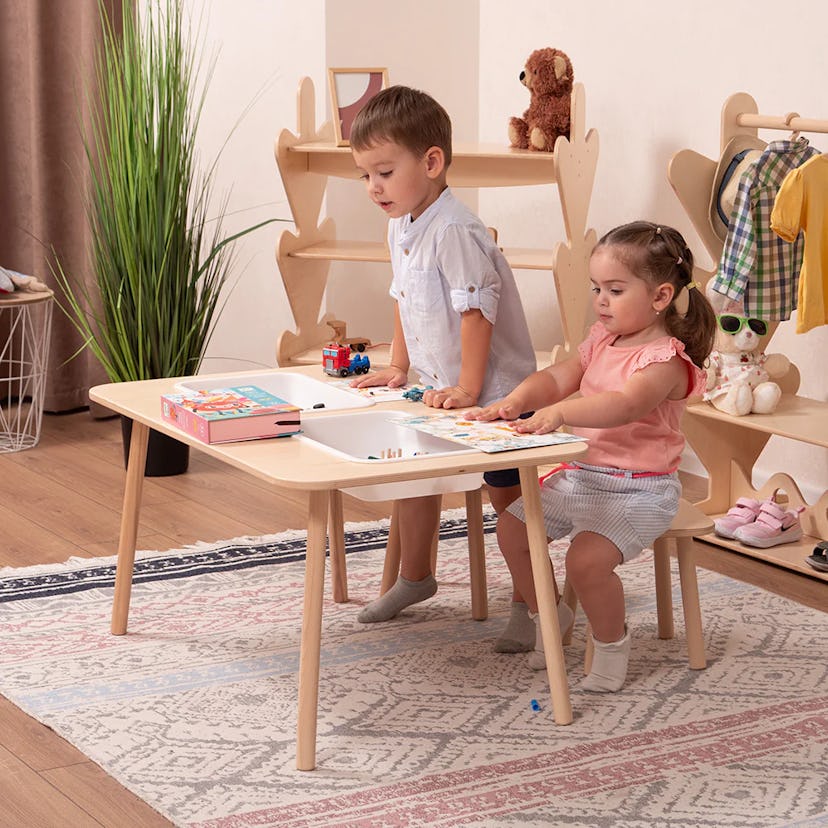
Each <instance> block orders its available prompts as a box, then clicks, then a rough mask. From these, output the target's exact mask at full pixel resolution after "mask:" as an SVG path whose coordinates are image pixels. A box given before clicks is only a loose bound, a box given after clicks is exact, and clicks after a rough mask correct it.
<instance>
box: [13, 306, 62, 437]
mask: <svg viewBox="0 0 828 828" xmlns="http://www.w3.org/2000/svg"><path fill="white" fill-rule="evenodd" d="M53 300H54V293H52V291H51V290H48V291H45V290H44V291H39V292H36V293H34V292H33V293H28V292H15V293H12V294H8V295H6V294H0V331H2V332H5V337H6V338H5V341H4V342H2V343H0V453H9V452H13V451H22V450H23V449H28V448H32V447H33V446H36V445H37V443H38V441H39V440H40V426H41V422H42V420H43V397H44V390H45V386H46V366H47V363H48V358H49V343H50V341H51V333H52V308H53V304H54V302H53Z"/></svg>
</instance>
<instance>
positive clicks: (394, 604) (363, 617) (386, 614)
mask: <svg viewBox="0 0 828 828" xmlns="http://www.w3.org/2000/svg"><path fill="white" fill-rule="evenodd" d="M435 592H437V581H436V579H435V578H434V576H433V575H428V576H426V577H425V578H423V580H422V581H408V580H406V579H405V578H403V577H402V575H400V576H399V577H398V578H397V583H395V584H394V586H392V587H391V589H389V590H388V592H386V593H385V595H383V596H382V597H380V598H377V600H376V601H371V603H370V604H368V606H366V607H363V608H362V610H361V611H360V613H359V615H357V621H359V622H360V623H362V624H373V623H374V622H375V621H388V620H390V619H391V618H393V617H394V616H395V615H397V614H398V613H399V612H401V611H402V610H404V609H405V608H406V607H410V606H411V605H412V604H419V603H420V601H425V600H427V599H428V598H431V596H432V595H434V593H435Z"/></svg>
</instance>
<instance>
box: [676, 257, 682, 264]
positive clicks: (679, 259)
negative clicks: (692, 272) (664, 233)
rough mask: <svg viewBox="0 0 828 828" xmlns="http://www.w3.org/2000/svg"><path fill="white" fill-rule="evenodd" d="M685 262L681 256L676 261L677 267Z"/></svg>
mask: <svg viewBox="0 0 828 828" xmlns="http://www.w3.org/2000/svg"><path fill="white" fill-rule="evenodd" d="M683 261H684V259H682V258H681V256H679V257H678V258H677V259H676V264H677V265H680V264H681V263H682V262H683Z"/></svg>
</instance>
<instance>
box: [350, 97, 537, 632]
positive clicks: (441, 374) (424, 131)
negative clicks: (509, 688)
mask: <svg viewBox="0 0 828 828" xmlns="http://www.w3.org/2000/svg"><path fill="white" fill-rule="evenodd" d="M350 143H351V151H352V153H353V157H354V161H355V163H356V166H357V168H358V169H359V172H360V174H361V178H362V180H363V181H364V182H365V186H366V189H367V191H368V196H369V197H370V198H371V200H372V201H373V202H374V203H375V204H377V205H378V206H379V207H381V208H382V209H383V210H384V211H385V213H386V214H387V215H388V217H389V219H390V221H389V224H388V246H389V249H390V251H391V265H392V270H393V280H392V283H391V290H390V293H391V296H392V297H393V298H394V300H395V307H394V338H393V341H392V343H391V364H390V366H389V367H388V368H386V369H384V370H381V371H378V372H377V373H375V374H369V375H368V376H366V377H364V378H362V379H360V380H358V381H355V383H354V384H355V385H357V386H360V387H366V386H371V385H388V386H390V387H392V388H393V387H398V386H400V385H404V384H405V383H406V382H407V380H408V372H409V369H412V370H414V371H415V372H416V373H417V374H419V376H420V381H421V382H422V383H424V384H427V385H431V386H434V390H430V391H426V392H425V394H424V395H423V402H424V403H425V404H426V405H428V406H431V407H432V408H446V409H447V408H466V407H468V406H473V405H478V404H479V405H486V404H487V403H488V402H491V401H493V400H495V399H499V398H500V397H502V396H505V394H507V393H508V392H509V391H511V390H512V389H513V388H514V387H515V386H516V385H518V384H519V383H520V382H521V381H522V380H523V379H524V378H525V377H526V376H528V375H529V374H531V373H533V372H534V370H535V367H536V364H535V355H534V350H533V348H532V342H531V340H530V338H529V329H528V326H527V324H526V318H525V316H524V314H523V307H522V305H521V303H520V296H519V294H518V291H517V286H516V285H515V279H514V276H513V274H512V271H511V269H510V268H509V265H508V263H507V262H506V259H505V258H504V257H503V254H502V253H501V252H500V250H499V249H498V247H497V246H496V245H495V243H494V241H493V240H492V238H491V236H490V235H489V233H488V231H487V230H486V228H485V227H484V225H483V223H482V222H481V221H480V219H479V218H477V216H475V215H474V214H473V213H472V212H471V211H470V210H469V209H468V208H467V207H465V206H464V205H463V204H461V203H460V202H459V201H457V200H456V199H455V198H454V196H453V195H452V193H451V191H450V190H449V189H448V186H447V185H446V171H447V169H448V166H449V164H450V163H451V121H450V119H449V116H448V114H447V113H446V111H445V109H443V107H442V106H440V104H438V103H437V102H436V101H435V100H434V99H433V98H432V97H431V96H429V95H427V94H426V93H425V92H420V91H419V90H416V89H410V88H408V87H405V86H392V87H390V88H388V89H385V90H383V91H382V92H380V93H379V94H378V95H376V96H375V97H374V98H372V99H371V100H370V101H369V102H368V103H367V104H366V105H365V107H364V108H363V109H362V110H360V112H359V114H358V115H357V117H356V119H355V120H354V124H353V127H352V128H351V138H350ZM485 480H486V482H487V484H488V486H489V495H490V500H491V502H492V505H493V506H494V508H495V510H496V511H497V512H498V514H499V513H500V512H501V511H503V509H505V508H506V506H507V505H508V504H509V503H510V502H511V501H512V500H514V499H515V498H516V497H517V496H518V495H519V494H520V484H519V478H518V475H517V471H516V470H514V469H510V470H506V471H501V472H492V473H487V475H485ZM399 507H400V508H399V529H400V541H401V550H400V553H401V555H400V557H401V563H400V577H399V578H398V579H397V582H396V584H395V585H394V586H393V587H392V588H391V589H390V590H389V591H388V592H386V593H385V595H383V596H382V597H381V598H378V599H377V600H376V601H373V602H372V603H371V604H369V605H368V606H366V607H365V608H364V609H363V610H362V611H361V612H360V614H359V616H358V619H359V621H361V622H363V623H370V622H374V621H387V620H388V619H390V618H393V617H394V616H395V615H397V613H399V612H400V611H401V610H402V609H404V608H405V607H407V606H410V605H411V604H416V603H418V602H420V601H425V600H426V599H427V598H430V597H431V596H432V595H434V593H435V592H436V591H437V582H436V580H435V579H434V575H433V573H432V572H431V563H430V549H431V539H432V537H433V536H434V532H435V531H436V530H437V526H438V523H439V520H440V497H439V495H429V496H425V497H416V498H408V499H406V500H403V501H400V503H399ZM526 620H527V622H528V623H531V622H530V621H529V620H528V616H527V617H526Z"/></svg>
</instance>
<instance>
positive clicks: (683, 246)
mask: <svg viewBox="0 0 828 828" xmlns="http://www.w3.org/2000/svg"><path fill="white" fill-rule="evenodd" d="M601 247H612V248H613V250H612V255H613V256H615V257H616V258H618V260H619V261H621V262H623V263H624V264H625V265H626V266H627V267H628V268H629V269H630V270H631V271H632V272H633V273H634V274H635V275H636V276H638V278H640V279H644V280H645V281H647V282H649V283H650V284H651V285H652V286H653V287H655V286H657V285H660V284H663V283H664V282H669V283H670V284H671V285H673V287H674V288H675V292H674V294H673V301H672V302H671V303H670V305H669V306H668V307H667V309H666V311H665V312H664V326H665V327H666V328H667V333H669V334H670V336H674V337H675V338H676V339H678V340H680V341H681V342H683V343H684V348H685V352H686V354H687V356H689V357H690V359H691V360H692V361H693V362H694V363H695V364H696V365H698V366H699V368H703V367H704V362H705V360H706V359H707V357H708V356H710V352H711V351H712V350H713V339H714V337H715V335H716V314H715V313H714V311H713V308H712V306H711V305H710V302H709V301H708V300H707V297H706V296H705V295H704V294H703V293H702V290H701V288H699V287H698V286H697V285H696V284H695V283H694V281H693V254H692V253H691V252H690V248H689V247H688V246H687V243H686V242H685V241H684V237H683V236H682V235H681V233H679V231H678V230H675V229H674V228H672V227H667V226H666V225H664V224H661V225H659V224H654V223H653V222H651V221H633V222H630V223H629V224H622V225H621V226H620V227H616V228H615V229H614V230H610V231H609V232H608V233H606V234H605V235H604V236H602V237H601V238H600V239H599V241H598V244H596V245H595V248H594V250H593V253H594V252H595V251H596V250H599V249H600V248H601ZM691 286H692V287H691ZM685 288H688V290H687V300H688V302H687V312H686V313H685V314H683V315H682V314H681V313H679V312H678V310H677V309H676V301H675V300H676V299H677V298H678V296H679V294H680V293H681V292H682V290H684V289H685Z"/></svg>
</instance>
